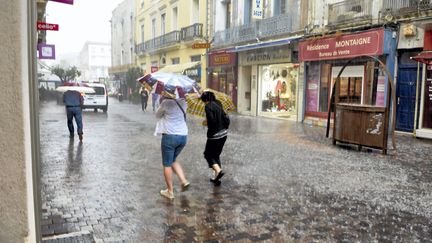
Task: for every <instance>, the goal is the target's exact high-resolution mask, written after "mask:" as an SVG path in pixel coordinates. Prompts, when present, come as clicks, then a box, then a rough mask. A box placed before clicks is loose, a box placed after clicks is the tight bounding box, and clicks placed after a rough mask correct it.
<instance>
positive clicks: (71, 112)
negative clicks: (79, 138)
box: [66, 107, 83, 135]
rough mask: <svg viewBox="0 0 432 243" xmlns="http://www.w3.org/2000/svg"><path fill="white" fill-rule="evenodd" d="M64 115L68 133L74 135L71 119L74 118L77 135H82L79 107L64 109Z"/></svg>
mask: <svg viewBox="0 0 432 243" xmlns="http://www.w3.org/2000/svg"><path fill="white" fill-rule="evenodd" d="M66 114H67V125H68V128H69V133H70V134H71V135H73V134H74V125H73V118H74V117H75V122H76V124H77V132H78V134H83V123H82V116H81V107H66Z"/></svg>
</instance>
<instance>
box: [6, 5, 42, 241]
mask: <svg viewBox="0 0 432 243" xmlns="http://www.w3.org/2000/svg"><path fill="white" fill-rule="evenodd" d="M29 3H35V1H26V0H15V1H1V8H0V23H1V25H0V33H1V35H0V43H1V45H0V53H2V55H3V58H0V73H1V75H0V83H1V84H2V93H1V95H0V102H1V104H2V105H1V106H0V114H2V115H1V116H0V150H1V153H0V168H1V169H0V242H36V234H37V233H36V232H37V230H36V223H35V222H36V217H37V216H36V213H35V204H34V202H35V201H34V197H35V193H36V194H37V190H36V192H35V191H34V190H33V163H36V161H33V160H32V158H34V157H33V156H34V153H35V151H38V148H37V143H36V144H35V143H34V141H35V140H33V139H34V136H32V135H34V132H35V130H34V129H33V128H34V127H33V125H35V124H36V122H37V121H38V120H37V116H36V115H35V110H34V109H33V110H31V105H32V106H35V101H33V100H31V99H32V98H33V97H35V96H30V89H31V87H32V85H34V83H35V82H34V80H35V78H34V76H33V74H34V73H35V66H36V65H35V62H34V61H33V60H34V59H33V58H34V56H33V55H34V52H33V51H29V48H28V47H29V46H30V44H32V43H29V40H35V36H31V35H29V33H33V34H34V33H35V31H34V23H29V19H30V18H31V16H32V15H29V12H28V4H29ZM29 30H31V32H30V31H29ZM32 46H33V50H35V44H33V45H32ZM32 90H33V91H34V90H35V89H32ZM31 111H32V113H31ZM31 114H32V116H31ZM32 141H33V145H32ZM35 157H36V156H35Z"/></svg>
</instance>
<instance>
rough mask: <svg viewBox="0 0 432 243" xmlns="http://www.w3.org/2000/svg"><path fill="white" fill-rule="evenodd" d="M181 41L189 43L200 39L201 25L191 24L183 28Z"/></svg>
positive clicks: (201, 33) (201, 34)
mask: <svg viewBox="0 0 432 243" xmlns="http://www.w3.org/2000/svg"><path fill="white" fill-rule="evenodd" d="M180 31H181V40H182V41H190V40H193V39H195V38H201V37H202V36H203V24H199V23H196V24H193V25H190V26H187V27H184V28H181V30H180Z"/></svg>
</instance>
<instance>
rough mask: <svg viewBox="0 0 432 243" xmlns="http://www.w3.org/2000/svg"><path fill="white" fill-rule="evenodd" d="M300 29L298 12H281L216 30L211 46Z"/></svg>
mask: <svg viewBox="0 0 432 243" xmlns="http://www.w3.org/2000/svg"><path fill="white" fill-rule="evenodd" d="M299 30H300V13H294V14H293V13H289V14H281V15H277V16H274V17H271V18H267V19H263V20H259V21H254V22H252V23H250V24H245V25H241V26H235V27H232V28H230V29H227V30H223V31H218V32H216V33H215V35H214V41H213V46H214V47H220V46H226V45H232V44H237V43H242V42H247V41H251V40H255V39H257V38H258V39H260V38H267V37H272V36H278V35H283V34H289V33H292V32H296V31H299Z"/></svg>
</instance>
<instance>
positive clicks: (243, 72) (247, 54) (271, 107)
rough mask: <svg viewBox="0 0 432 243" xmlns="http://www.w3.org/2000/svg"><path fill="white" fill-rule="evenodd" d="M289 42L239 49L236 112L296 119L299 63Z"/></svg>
mask: <svg viewBox="0 0 432 243" xmlns="http://www.w3.org/2000/svg"><path fill="white" fill-rule="evenodd" d="M292 52H293V47H292V45H282V46H274V47H267V48H260V49H252V50H247V51H241V52H239V77H240V78H239V80H240V83H239V94H240V95H239V106H238V109H239V112H240V113H243V114H248V115H257V116H268V117H275V118H276V117H277V118H286V119H293V120H296V119H297V111H298V109H297V106H298V93H299V89H298V80H299V64H298V63H295V62H294V63H293V59H292Z"/></svg>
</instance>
